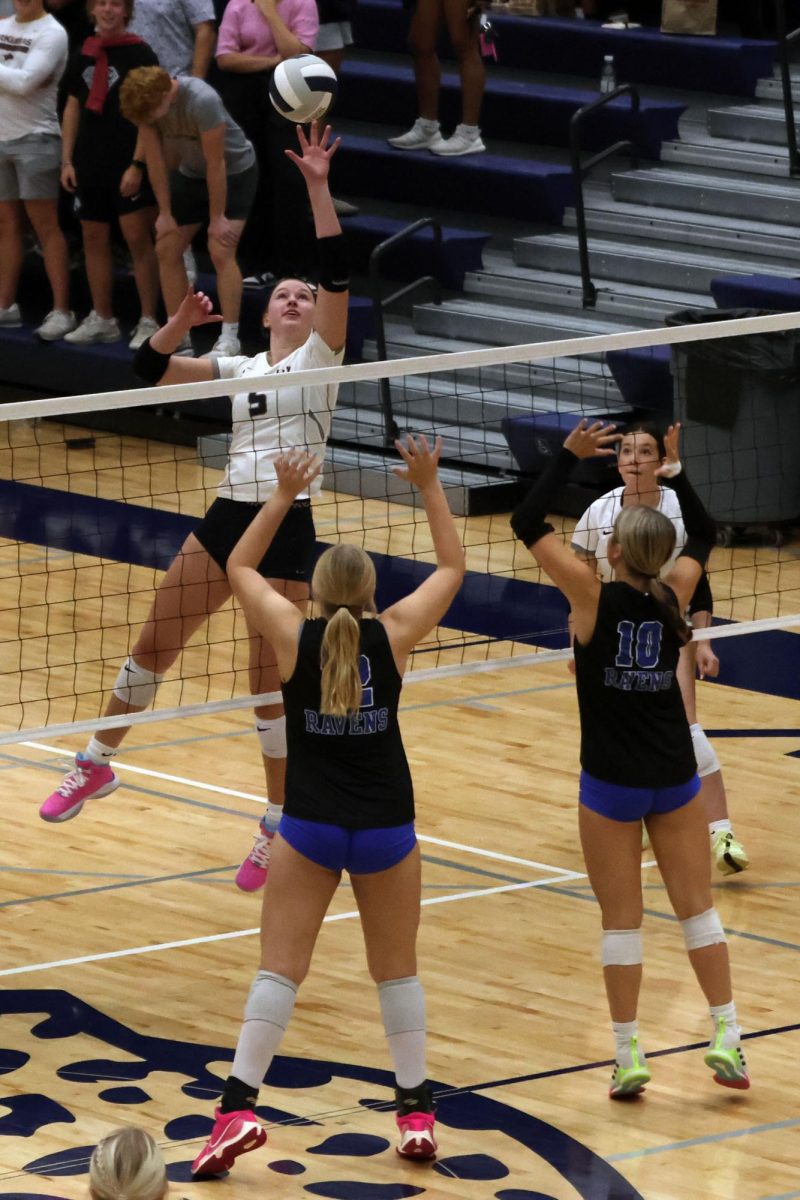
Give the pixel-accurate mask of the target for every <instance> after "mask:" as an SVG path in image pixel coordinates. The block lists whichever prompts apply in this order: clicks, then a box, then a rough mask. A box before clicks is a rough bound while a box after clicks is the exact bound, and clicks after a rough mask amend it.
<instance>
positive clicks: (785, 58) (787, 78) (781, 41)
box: [775, 0, 800, 175]
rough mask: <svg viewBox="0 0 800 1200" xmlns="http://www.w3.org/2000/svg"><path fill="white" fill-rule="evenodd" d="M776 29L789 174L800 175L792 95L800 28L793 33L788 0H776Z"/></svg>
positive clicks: (799, 158) (799, 154)
mask: <svg viewBox="0 0 800 1200" xmlns="http://www.w3.org/2000/svg"><path fill="white" fill-rule="evenodd" d="M775 31H776V33H777V39H778V60H779V62H780V67H781V91H782V93H783V113H784V119H785V121H786V146H787V149H788V151H789V174H790V175H800V153H798V149H797V128H796V125H795V119H794V96H793V95H792V71H791V51H792V46H793V45H794V43H795V42H796V41H797V39H798V38H800V28H798V29H793V30H792V31H791V33H790V32H789V29H788V22H787V20H786V0H775Z"/></svg>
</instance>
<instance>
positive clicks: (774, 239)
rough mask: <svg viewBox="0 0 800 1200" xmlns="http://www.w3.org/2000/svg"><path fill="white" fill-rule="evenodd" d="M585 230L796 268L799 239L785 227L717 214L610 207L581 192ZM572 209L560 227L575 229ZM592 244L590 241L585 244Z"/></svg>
mask: <svg viewBox="0 0 800 1200" xmlns="http://www.w3.org/2000/svg"><path fill="white" fill-rule="evenodd" d="M585 214H586V228H587V230H588V232H589V234H619V235H620V236H621V237H624V238H626V239H627V240H628V241H629V243H630V245H631V246H632V247H633V246H635V247H638V246H639V244H640V242H641V241H646V242H649V243H651V244H652V243H662V242H674V243H675V244H676V245H678V246H682V247H684V248H686V247H687V246H697V247H701V248H703V249H708V250H709V251H712V252H713V251H717V250H722V251H725V253H728V254H738V253H742V254H746V255H760V256H763V257H764V258H765V259H779V260H783V261H784V262H787V263H788V262H793V263H796V264H800V239H799V238H798V237H797V230H796V229H795V228H794V227H792V226H790V225H770V224H767V223H766V222H764V221H748V220H746V219H744V218H739V219H738V220H737V219H736V218H734V217H731V218H730V219H728V220H726V221H725V223H724V225H721V224H720V221H719V217H718V216H717V214H716V213H704V212H693V213H687V212H685V211H683V210H681V209H677V208H676V209H670V208H653V207H651V206H648V205H642V204H631V203H626V202H625V201H622V200H618V201H616V202H614V201H612V202H610V203H609V198H608V193H607V192H605V191H602V192H601V191H590V190H589V189H588V188H587V191H586V208H585ZM576 225H577V216H576V214H575V209H574V208H568V209H567V210H566V212H565V213H564V228H565V229H574V228H575V227H576ZM590 244H591V243H590Z"/></svg>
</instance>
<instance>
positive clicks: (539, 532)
mask: <svg viewBox="0 0 800 1200" xmlns="http://www.w3.org/2000/svg"><path fill="white" fill-rule="evenodd" d="M577 461H578V459H577V456H576V455H574V454H573V453H572V451H571V450H566V449H565V448H564V447H563V446H562V447H561V449H560V450H559V452H558V454H557V455H556V457H555V458H554V459H553V461H552V462H551V464H550V466H549V467H548V468H547V470H546V471H545V472H544V473H543V474H542V475H540V477H539V478H538V479H537V480H536V482H535V483H534V485H533V487H532V488H531V490H530V491H529V492H528V494H527V496H526V497H525V499H524V500H523V501H522V503H521V504H518V505H517V507H516V508H515V509H514V511H513V513H512V514H511V528H512V529H513V531H514V533H515V535H516V536H517V537H518V538H519V540H520V541H521V542H523V543H524V544H525V545H526V546H529V547H530V546H532V545H533V544H534V542H538V541H539V538H542V537H544V535H545V534H546V533H552V532H553V526H552V525H550V524H548V522H547V521H545V517H546V515H547V513H548V512H549V511H550V509H551V507H552V502H553V500H554V498H555V495H556V493H557V492H558V489H559V488H560V487H562V486H563V485H564V484H565V483H566V482H567V480H568V479H569V473H570V471H571V470H572V468H573V466H574V465H575V463H576V462H577Z"/></svg>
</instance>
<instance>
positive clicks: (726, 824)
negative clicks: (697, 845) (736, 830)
mask: <svg viewBox="0 0 800 1200" xmlns="http://www.w3.org/2000/svg"><path fill="white" fill-rule="evenodd" d="M723 831H724V832H725V833H733V826H732V825H731V823H730V821H729V820H728V818H727V817H726V818H725V819H724V820H723V821H712V822H711V823H710V825H709V827H708V832H709V833H710V835H711V837H712V838H713V837H714V835H715V834H717V833H720V832H723Z"/></svg>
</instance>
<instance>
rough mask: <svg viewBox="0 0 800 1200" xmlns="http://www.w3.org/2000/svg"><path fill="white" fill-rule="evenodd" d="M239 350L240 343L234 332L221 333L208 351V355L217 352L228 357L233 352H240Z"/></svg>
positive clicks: (240, 349)
mask: <svg viewBox="0 0 800 1200" xmlns="http://www.w3.org/2000/svg"><path fill="white" fill-rule="evenodd" d="M241 352H242V343H241V342H240V341H239V339H238V337H237V336H236V334H235V333H221V334H220V335H219V337H218V338H217V340H216V341H215V342H214V345H213V346H212V347H211V349H210V350H209V352H208V353H209V354H210V355H214V354H219V355H223V356H224V357H225V358H230V357H232V356H233V355H234V354H241Z"/></svg>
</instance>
